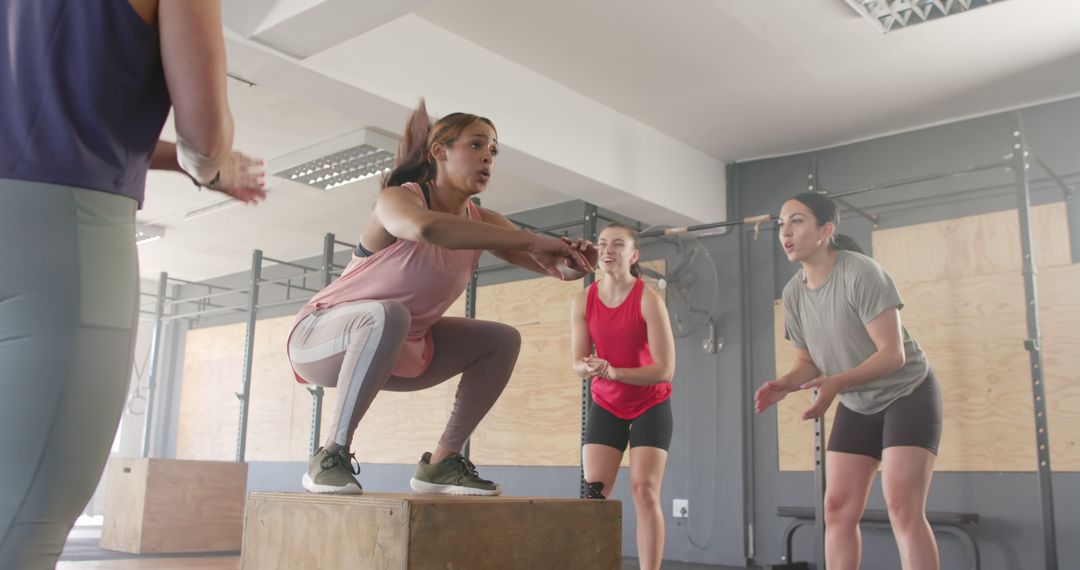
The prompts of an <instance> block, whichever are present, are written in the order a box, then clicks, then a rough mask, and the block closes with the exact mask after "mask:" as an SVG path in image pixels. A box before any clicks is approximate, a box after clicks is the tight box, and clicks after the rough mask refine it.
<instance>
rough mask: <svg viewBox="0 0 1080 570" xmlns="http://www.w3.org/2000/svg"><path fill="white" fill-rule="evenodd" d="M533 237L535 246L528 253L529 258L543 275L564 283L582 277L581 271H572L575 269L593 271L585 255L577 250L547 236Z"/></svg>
mask: <svg viewBox="0 0 1080 570" xmlns="http://www.w3.org/2000/svg"><path fill="white" fill-rule="evenodd" d="M535 237H536V244H535V245H534V246H533V249H532V251H530V252H529V256H530V257H532V258H533V261H535V262H536V264H537V265H538V266H540V268H541V269H543V270H544V273H547V274H548V275H550V276H552V277H555V278H557V279H561V280H564V281H566V280H570V279H576V278H578V277H581V276H582V275H584V273H582V272H581V270H578V269H574V268H575V267H580V268H583V269H584V271H586V272H589V271H592V270H593V265H592V264H591V263H589V260H588V259H587V258H586V257H585V255H584V254H582V252H581V251H580V250H579V249H576V248H574V247H572V246H571V244H570V243H567V242H566V241H563V240H561V239H555V238H552V237H547V236H535Z"/></svg>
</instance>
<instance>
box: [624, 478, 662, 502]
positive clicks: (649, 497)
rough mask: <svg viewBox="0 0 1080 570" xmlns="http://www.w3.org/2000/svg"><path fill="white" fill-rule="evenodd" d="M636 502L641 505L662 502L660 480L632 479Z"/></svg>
mask: <svg viewBox="0 0 1080 570" xmlns="http://www.w3.org/2000/svg"><path fill="white" fill-rule="evenodd" d="M630 491H631V493H632V494H633V495H634V503H636V504H639V505H649V504H660V482H659V481H653V480H651V479H643V480H632V481H630Z"/></svg>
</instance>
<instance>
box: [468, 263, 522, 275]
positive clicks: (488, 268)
mask: <svg viewBox="0 0 1080 570" xmlns="http://www.w3.org/2000/svg"><path fill="white" fill-rule="evenodd" d="M514 267H517V266H516V265H514V264H513V263H499V264H496V265H487V266H484V267H478V268H477V269H476V272H477V273H491V272H494V271H502V270H503V269H511V268H514ZM521 269H524V268H521ZM526 271H528V270H527V269H526Z"/></svg>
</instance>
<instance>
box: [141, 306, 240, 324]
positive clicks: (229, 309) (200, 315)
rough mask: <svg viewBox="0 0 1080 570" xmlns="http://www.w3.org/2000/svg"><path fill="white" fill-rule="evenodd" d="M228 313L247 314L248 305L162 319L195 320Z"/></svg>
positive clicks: (192, 312)
mask: <svg viewBox="0 0 1080 570" xmlns="http://www.w3.org/2000/svg"><path fill="white" fill-rule="evenodd" d="M228 312H239V313H246V312H247V305H244V306H238V307H222V308H220V309H211V310H209V311H191V312H190V313H180V314H176V315H168V316H165V317H162V318H161V320H163V321H173V320H176V319H195V318H199V317H206V316H210V315H217V314H221V313H228Z"/></svg>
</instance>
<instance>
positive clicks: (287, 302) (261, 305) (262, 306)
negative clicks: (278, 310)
mask: <svg viewBox="0 0 1080 570" xmlns="http://www.w3.org/2000/svg"><path fill="white" fill-rule="evenodd" d="M306 302H307V299H282V300H280V301H271V302H269V303H259V305H258V306H257V307H255V308H256V309H270V308H273V307H280V306H282V305H296V304H302V303H306Z"/></svg>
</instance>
